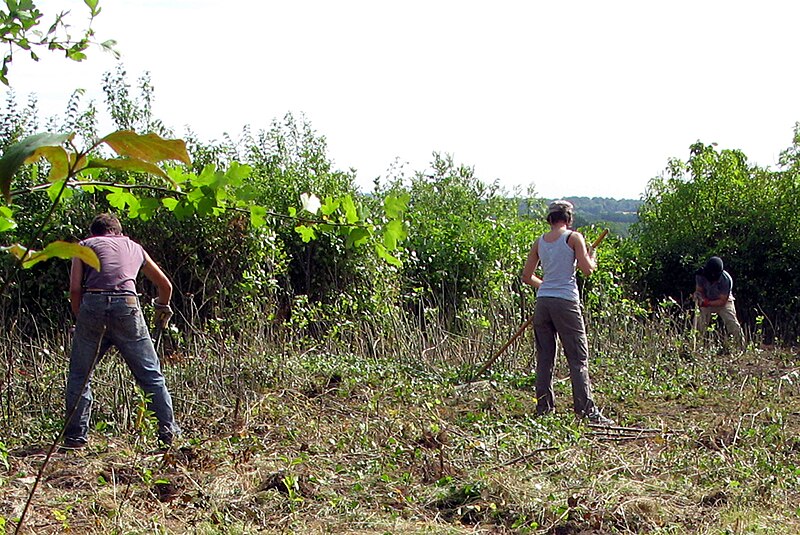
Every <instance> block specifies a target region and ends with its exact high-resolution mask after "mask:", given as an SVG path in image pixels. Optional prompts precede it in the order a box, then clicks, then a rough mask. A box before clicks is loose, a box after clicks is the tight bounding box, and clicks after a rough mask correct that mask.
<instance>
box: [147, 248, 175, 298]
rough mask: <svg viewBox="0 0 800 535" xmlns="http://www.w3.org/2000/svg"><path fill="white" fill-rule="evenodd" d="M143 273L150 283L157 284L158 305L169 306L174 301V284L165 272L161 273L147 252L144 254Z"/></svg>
mask: <svg viewBox="0 0 800 535" xmlns="http://www.w3.org/2000/svg"><path fill="white" fill-rule="evenodd" d="M142 273H144V276H145V277H147V278H148V279H149V280H150V282H152V283H153V284H155V285H156V288H157V289H158V297H157V298H156V304H158V305H169V302H170V300H171V299H172V283H171V282H170V281H169V279H168V278H167V276H166V275H165V274H164V272H163V271H161V268H160V267H158V264H156V263H155V262H153V259H152V258H150V255H148V254H147V252H146V251H145V253H144V265H143V266H142Z"/></svg>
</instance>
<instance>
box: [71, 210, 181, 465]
mask: <svg viewBox="0 0 800 535" xmlns="http://www.w3.org/2000/svg"><path fill="white" fill-rule="evenodd" d="M90 232H91V237H89V238H87V239H86V240H83V241H82V242H81V244H82V245H86V246H87V247H90V248H91V249H92V250H93V251H94V252H95V254H97V257H98V258H99V259H100V271H96V270H94V269H93V268H91V267H90V266H88V265H86V264H84V263H83V262H82V261H81V260H80V259H78V258H74V259H73V260H72V270H71V271H70V285H69V292H70V303H71V305H72V312H73V313H74V314H75V317H76V325H75V334H74V336H73V340H72V351H71V353H70V360H69V375H68V377H67V389H66V424H65V427H64V443H63V449H67V450H69V449H79V448H82V447H84V446H86V444H87V442H88V433H89V419H90V416H91V409H92V387H91V376H92V370H93V369H94V366H95V365H96V364H97V363H98V362H99V361H100V359H101V358H102V357H103V355H104V354H105V352H106V351H107V350H108V349H109V348H110V347H111V346H112V345H114V346H116V347H117V349H118V350H119V352H120V355H121V356H122V358H123V360H124V361H125V363H126V364H127V365H128V368H130V370H131V372H132V373H133V376H134V378H135V379H136V382H137V383H138V384H139V386H140V387H141V388H142V390H144V392H145V393H146V394H147V395H148V399H149V406H148V408H149V409H150V410H151V411H153V413H154V414H155V416H156V418H157V419H158V438H159V440H160V441H161V443H162V444H164V445H166V446H168V445H170V444H172V439H173V437H175V436H176V435H178V434H179V433H180V431H181V430H180V427H178V424H176V423H175V417H174V414H173V410H172V398H171V397H170V394H169V391H168V390H167V387H166V384H165V381H164V376H163V374H162V373H161V364H160V362H159V360H158V355H157V354H156V351H155V348H154V347H153V341H152V339H151V338H150V332H149V331H148V328H147V324H146V322H145V320H144V316H143V315H142V310H141V308H140V306H139V298H138V297H137V295H136V277H137V275H138V274H139V271H141V272H142V273H144V275H145V276H146V277H147V278H148V279H150V281H152V282H153V284H155V286H156V288H157V289H158V297H157V298H156V304H155V307H156V314H155V321H156V324H158V325H159V326H160V327H161V328H164V327H166V325H167V322H168V321H169V319H170V317H171V316H172V310H171V309H170V306H169V302H170V298H171V297H172V283H170V281H169V279H168V278H167V276H166V275H165V274H164V272H163V271H161V268H159V267H158V265H157V264H156V263H155V262H153V260H152V259H151V258H150V256H149V255H148V254H147V252H146V251H145V250H144V248H143V247H142V246H141V245H139V244H138V243H136V242H134V241H133V240H131V239H130V238H128V237H127V236H124V235H123V234H122V225H121V224H120V222H119V219H117V217H116V216H114V215H111V214H100V215H98V216H97V217H95V219H94V221H92V225H91V227H90Z"/></svg>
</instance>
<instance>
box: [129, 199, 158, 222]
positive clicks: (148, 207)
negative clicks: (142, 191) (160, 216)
mask: <svg viewBox="0 0 800 535" xmlns="http://www.w3.org/2000/svg"><path fill="white" fill-rule="evenodd" d="M160 206H161V200H160V199H154V198H152V197H144V198H142V199H139V206H138V207H133V206H132V207H131V209H130V210H129V211H128V216H129V217H133V218H139V219H141V220H142V221H148V220H150V218H152V217H153V214H155V213H156V210H158V208H159V207H160Z"/></svg>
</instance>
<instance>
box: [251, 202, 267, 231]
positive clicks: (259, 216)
mask: <svg viewBox="0 0 800 535" xmlns="http://www.w3.org/2000/svg"><path fill="white" fill-rule="evenodd" d="M266 215H267V210H266V208H264V207H263V206H255V205H254V206H251V207H250V224H251V225H252V226H253V228H259V227H263V226H264V225H266V224H267V220H266V218H265V216H266Z"/></svg>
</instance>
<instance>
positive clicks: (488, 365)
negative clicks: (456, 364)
mask: <svg viewBox="0 0 800 535" xmlns="http://www.w3.org/2000/svg"><path fill="white" fill-rule="evenodd" d="M606 236H608V229H603V232H601V233H600V235H599V236H598V237H597V239H596V240H594V242H593V243H592V249H597V247H598V246H599V245H600V244H601V243H603V240H604V239H606ZM531 323H533V316H530V317H529V318H528V319H526V320H525V322H524V323H523V324H522V325H520V327H519V329H517V332H516V333H514V336H512V337H511V338H510V339H509V340H508V342H506V343H505V344H503V347H501V348H500V350H499V351H497V353H495V354H494V356H492V358H490V359H489V360H487V361H486V362H485V363H484V364H483V366H481V367H480V368H479V369H478V371H477V372H475V374H474V375H473V376H472V378H471V379H470V381H474V380H475V379H477V378H478V377H480V376H481V375H483V374H484V373H486V371H487V370H488V369H489V368H491V366H492V364H494V363H495V361H497V359H499V358H500V355H502V354H503V353H505V351H506V349H508V347H509V346H510V345H511V344H513V343H514V342H515V341H516V339H517V338H519V337H520V336H521V335H522V333H524V332H525V329H527V328H528V327H529V326H530V324H531Z"/></svg>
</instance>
